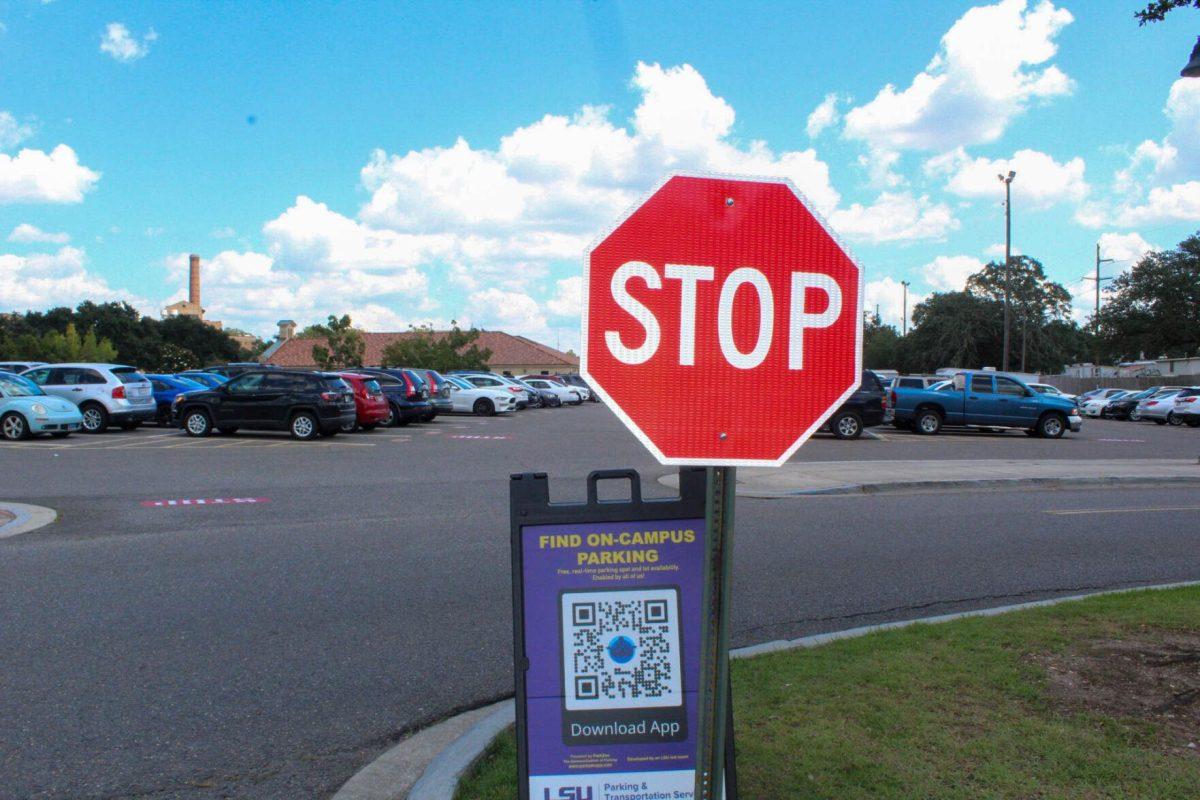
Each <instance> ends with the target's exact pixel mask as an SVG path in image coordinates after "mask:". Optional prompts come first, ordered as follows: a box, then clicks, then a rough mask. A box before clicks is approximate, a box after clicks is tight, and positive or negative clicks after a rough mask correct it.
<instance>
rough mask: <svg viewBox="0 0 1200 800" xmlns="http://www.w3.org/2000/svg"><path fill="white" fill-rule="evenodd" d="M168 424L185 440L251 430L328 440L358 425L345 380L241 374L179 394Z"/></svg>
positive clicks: (280, 372)
mask: <svg viewBox="0 0 1200 800" xmlns="http://www.w3.org/2000/svg"><path fill="white" fill-rule="evenodd" d="M171 418H172V419H173V420H174V421H175V424H176V425H178V426H179V427H181V428H183V429H184V431H186V432H187V434H188V436H207V435H208V434H210V433H212V430H213V428H216V429H217V430H219V431H220V432H221V433H235V432H236V431H237V430H238V428H250V429H253V430H268V431H284V430H285V431H289V432H290V433H291V434H292V436H294V437H295V438H297V439H315V438H317V436H333V435H334V434H336V433H337V432H338V431H339V430H341V428H342V426H343V425H349V424H353V423H354V422H355V421H356V419H357V418H356V415H355V410H354V392H353V390H352V389H351V388H350V385H349V384H348V383H346V382H345V381H344V380H342V379H341V378H339V377H338V376H336V375H328V374H325V375H322V374H320V373H316V372H300V371H297V370H284V369H270V370H258V371H255V372H244V373H242V374H241V375H238V376H237V377H236V378H231V379H230V380H229V382H228V383H223V384H221V385H220V386H219V387H217V388H216V389H210V390H208V391H205V392H189V393H187V394H181V395H179V397H177V398H176V399H175V403H174V404H173V405H172V407H171Z"/></svg>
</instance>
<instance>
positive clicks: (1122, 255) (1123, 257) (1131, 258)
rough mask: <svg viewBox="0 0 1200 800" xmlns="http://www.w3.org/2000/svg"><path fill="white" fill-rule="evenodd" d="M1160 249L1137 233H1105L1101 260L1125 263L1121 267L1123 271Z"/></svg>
mask: <svg viewBox="0 0 1200 800" xmlns="http://www.w3.org/2000/svg"><path fill="white" fill-rule="evenodd" d="M1160 249H1161V248H1160V247H1158V246H1157V245H1153V244H1150V243H1149V242H1147V241H1146V240H1145V239H1143V238H1142V236H1141V234H1139V233H1137V232H1136V231H1135V232H1132V233H1103V234H1101V235H1100V256H1101V258H1111V259H1113V260H1114V261H1116V262H1118V264H1120V263H1121V262H1125V265H1124V266H1123V267H1121V269H1122V270H1124V269H1128V268H1129V267H1130V266H1132V265H1133V264H1134V263H1136V262H1138V261H1141V260H1142V256H1144V255H1146V254H1147V253H1149V252H1151V251H1154V250H1160Z"/></svg>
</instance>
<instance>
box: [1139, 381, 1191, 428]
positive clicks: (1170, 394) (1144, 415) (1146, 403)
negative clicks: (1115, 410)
mask: <svg viewBox="0 0 1200 800" xmlns="http://www.w3.org/2000/svg"><path fill="white" fill-rule="evenodd" d="M1181 391H1183V389H1171V390H1169V391H1163V392H1158V393H1157V394H1152V395H1150V396H1149V397H1147V398H1146V399H1145V400H1143V401H1141V402H1140V403H1138V405H1137V410H1136V411H1135V412H1134V413H1136V414H1137V418H1138V419H1139V420H1142V419H1148V420H1150V421H1151V422H1154V423H1156V424H1158V425H1166V424H1167V423H1172V422H1173V423H1174V424H1176V425H1178V424H1179V422H1176V421H1175V419H1174V417H1173V416H1172V414H1173V412H1174V411H1175V396H1176V395H1177V394H1179V393H1180V392H1181ZM1130 419H1133V416H1132V415H1131V416H1130ZM1135 421H1136V420H1135Z"/></svg>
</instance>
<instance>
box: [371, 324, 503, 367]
mask: <svg viewBox="0 0 1200 800" xmlns="http://www.w3.org/2000/svg"><path fill="white" fill-rule="evenodd" d="M409 330H410V331H411V333H410V335H409V336H406V337H405V338H403V339H400V340H398V341H395V342H392V343H391V344H389V345H388V346H387V347H385V348H384V350H383V363H384V366H397V367H398V366H411V367H424V368H425V369H432V370H437V371H438V372H448V371H450V370H454V369H482V370H485V369H487V368H488V359H490V358H491V357H492V351H491V350H488V349H487V348H485V347H479V346H478V345H477V344H475V341H476V340H477V339H478V338H479V331H478V330H476V329H475V328H471V329H469V330H465V331H464V330H463V329H462V328H460V327H458V322H457V321H456V320H451V321H450V330H449V331H443V332H438V331H435V330H434V329H433V328H432V327H430V326H428V325H422V326H420V327H417V326H414V325H410V326H409Z"/></svg>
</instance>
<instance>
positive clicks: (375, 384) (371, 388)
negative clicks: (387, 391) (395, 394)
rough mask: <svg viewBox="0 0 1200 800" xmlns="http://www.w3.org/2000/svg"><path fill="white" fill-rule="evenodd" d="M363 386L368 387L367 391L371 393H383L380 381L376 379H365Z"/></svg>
mask: <svg viewBox="0 0 1200 800" xmlns="http://www.w3.org/2000/svg"><path fill="white" fill-rule="evenodd" d="M363 386H365V387H367V391H368V392H370V393H371V394H382V393H383V389H382V388H380V386H379V381H376V380H368V381H363Z"/></svg>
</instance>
